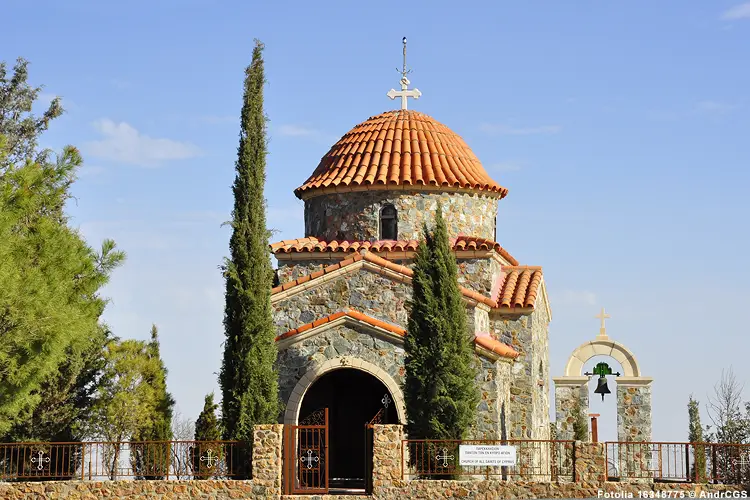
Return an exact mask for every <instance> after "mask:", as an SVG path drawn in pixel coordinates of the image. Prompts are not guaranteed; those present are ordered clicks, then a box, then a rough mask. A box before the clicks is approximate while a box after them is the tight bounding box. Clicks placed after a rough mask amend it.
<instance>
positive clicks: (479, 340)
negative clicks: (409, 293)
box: [276, 309, 520, 359]
mask: <svg viewBox="0 0 750 500" xmlns="http://www.w3.org/2000/svg"><path fill="white" fill-rule="evenodd" d="M344 316H348V317H350V318H353V319H356V320H359V321H362V322H364V323H367V324H369V325H372V326H376V327H378V328H382V329H384V330H387V331H389V332H391V333H394V334H396V335H398V336H400V337H403V336H405V335H406V330H405V329H404V328H401V327H400V326H396V325H392V324H390V323H386V322H385V321H381V320H379V319H376V318H373V317H372V316H368V315H367V314H363V313H361V312H359V311H355V310H353V309H345V310H343V311H339V312H337V313H334V314H331V315H329V316H326V317H324V318H320V319H317V320H315V321H312V322H310V323H305V324H304V325H302V326H299V327H297V328H295V329H293V330H289V331H288V332H285V333H282V334H281V335H279V336H277V337H276V341H277V342H278V341H280V340H284V339H288V338H289V337H293V336H294V335H297V334H298V333H304V332H306V331H308V330H311V329H313V328H315V327H318V326H320V325H324V324H326V323H332V322H334V321H336V320H337V319H339V318H343V317H344ZM474 343H475V344H477V345H478V346H481V347H483V348H484V349H487V350H488V351H490V352H493V353H495V354H497V355H499V356H502V357H505V358H512V359H515V358H517V357H518V356H519V355H520V353H519V352H518V351H516V350H515V349H513V348H512V347H510V346H509V345H506V344H503V343H502V342H500V341H497V340H495V339H493V338H492V337H484V336H481V337H474Z"/></svg>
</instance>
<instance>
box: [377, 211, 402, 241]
mask: <svg viewBox="0 0 750 500" xmlns="http://www.w3.org/2000/svg"><path fill="white" fill-rule="evenodd" d="M380 239H381V240H396V239H398V212H396V207H394V206H393V205H386V206H384V207H383V208H381V209H380Z"/></svg>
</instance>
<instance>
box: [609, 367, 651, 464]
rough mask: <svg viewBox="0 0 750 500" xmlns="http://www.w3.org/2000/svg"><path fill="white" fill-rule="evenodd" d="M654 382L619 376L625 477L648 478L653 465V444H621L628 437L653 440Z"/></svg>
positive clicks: (619, 430)
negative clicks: (652, 406) (652, 392)
mask: <svg viewBox="0 0 750 500" xmlns="http://www.w3.org/2000/svg"><path fill="white" fill-rule="evenodd" d="M651 382H653V379H652V378H646V377H618V378H617V440H618V441H620V444H619V445H618V446H619V450H618V458H619V460H618V462H619V464H618V468H619V470H620V476H621V477H623V478H640V479H647V478H650V476H651V472H650V471H651V470H652V469H653V468H654V467H652V464H651V459H652V458H657V457H652V456H651V455H652V454H651V447H650V445H647V444H641V445H638V444H632V445H627V444H622V443H624V442H627V441H633V442H636V443H639V442H642V443H648V442H650V441H651Z"/></svg>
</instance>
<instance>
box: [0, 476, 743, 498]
mask: <svg viewBox="0 0 750 500" xmlns="http://www.w3.org/2000/svg"><path fill="white" fill-rule="evenodd" d="M745 488H748V487H747V486H746V487H745ZM662 491H664V492H669V491H671V492H680V491H682V492H685V495H684V498H690V496H689V494H688V493H689V492H694V493H696V495H694V498H702V497H701V496H700V493H701V492H706V493H714V494H715V493H717V492H720V491H733V492H740V491H743V487H741V486H731V485H721V484H718V485H713V484H659V483H657V484H629V483H614V482H608V483H604V484H603V485H596V484H591V483H589V484H587V483H537V482H521V481H513V482H502V481H493V480H490V481H401V480H397V481H393V483H392V484H390V485H388V486H385V485H383V486H381V487H379V488H377V489H376V491H375V493H374V494H373V495H372V496H364V495H363V496H352V495H311V496H302V495H283V496H282V495H279V494H278V493H276V492H271V491H268V490H266V489H265V488H264V487H262V486H259V485H257V484H254V483H253V481H102V482H97V481H60V482H43V483H0V499H3V500H6V499H7V500H57V499H70V500H74V499H75V500H98V499H100V498H109V499H127V500H135V499H146V500H183V499H185V500H230V499H239V498H242V499H254V500H255V499H257V500H265V499H274V500H280V499H290V500H291V499H299V500H302V499H313V498H314V499H315V500H345V499H353V500H365V499H377V500H406V499H440V498H470V499H477V500H490V499H496V498H617V499H620V498H636V499H637V498H649V496H648V493H649V492H655V493H658V492H662ZM644 492H645V493H646V496H645V497H643V496H639V493H641V495H643V493H644ZM654 497H655V498H681V496H680V495H679V493H672V494H671V495H668V494H665V495H660V496H656V495H654ZM748 497H750V493H749V494H748V495H747V497H745V498H748ZM703 498H709V496H704V497H703ZM714 498H716V497H715V496H714ZM724 498H743V497H742V496H741V495H739V494H738V495H736V496H735V495H731V494H730V495H729V496H727V495H725V496H724Z"/></svg>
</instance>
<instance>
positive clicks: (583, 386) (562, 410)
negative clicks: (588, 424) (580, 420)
mask: <svg viewBox="0 0 750 500" xmlns="http://www.w3.org/2000/svg"><path fill="white" fill-rule="evenodd" d="M552 381H553V382H554V383H555V423H556V426H557V439H561V440H567V439H573V420H574V419H573V415H572V413H573V408H574V406H575V403H576V400H580V401H581V412H583V414H584V415H586V414H587V413H588V412H587V409H588V407H589V387H588V382H589V378H588V377H555V378H553V379H552Z"/></svg>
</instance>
